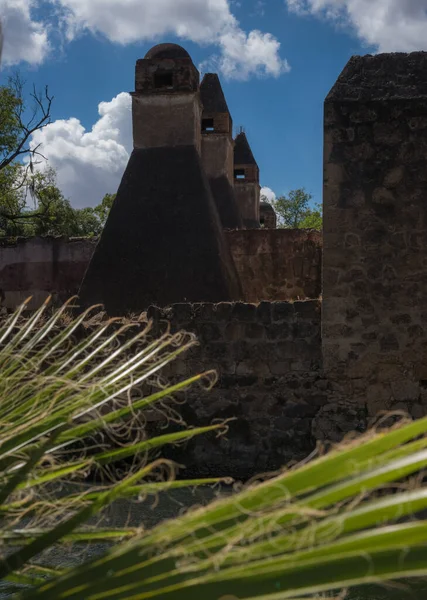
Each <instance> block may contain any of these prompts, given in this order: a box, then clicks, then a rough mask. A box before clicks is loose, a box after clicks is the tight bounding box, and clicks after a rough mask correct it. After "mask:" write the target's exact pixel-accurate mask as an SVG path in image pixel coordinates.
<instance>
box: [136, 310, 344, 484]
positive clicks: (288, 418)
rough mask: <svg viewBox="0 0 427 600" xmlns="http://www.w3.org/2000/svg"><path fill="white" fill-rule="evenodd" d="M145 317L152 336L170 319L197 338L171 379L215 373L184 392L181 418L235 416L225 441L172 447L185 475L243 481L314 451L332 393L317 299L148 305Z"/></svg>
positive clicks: (203, 419)
mask: <svg viewBox="0 0 427 600" xmlns="http://www.w3.org/2000/svg"><path fill="white" fill-rule="evenodd" d="M147 314H148V317H149V318H150V319H153V322H154V333H155V334H157V333H159V332H160V331H162V330H163V328H164V327H165V326H166V323H170V325H171V329H172V330H173V331H176V330H180V329H185V330H187V331H193V332H195V333H196V334H197V336H198V338H199V340H200V344H201V345H200V347H197V348H194V349H192V350H191V351H190V353H189V355H187V356H186V357H185V358H183V359H182V360H178V361H177V362H176V363H174V364H173V365H172V367H171V368H170V370H169V372H167V373H166V375H167V376H168V377H170V378H172V379H173V378H174V377H180V378H182V377H184V376H186V375H191V374H195V373H199V372H203V371H205V370H207V369H212V368H214V369H217V370H218V373H219V376H220V378H219V382H218V384H217V385H216V386H215V388H214V389H213V390H212V391H211V392H209V393H205V392H203V391H200V390H199V389H195V390H193V391H191V392H189V393H187V395H186V400H187V402H186V403H185V404H184V405H183V406H181V407H180V413H182V415H183V416H184V418H185V419H186V421H187V422H188V423H191V424H197V425H203V424H209V423H211V422H212V421H213V420H215V419H226V418H232V417H236V418H237V420H236V421H233V422H231V423H230V430H229V434H228V436H227V438H225V439H220V440H216V439H215V437H214V436H204V437H203V439H202V438H201V439H199V440H197V441H193V442H191V443H189V444H188V445H187V446H186V447H185V449H183V450H181V451H177V450H176V449H173V450H172V451H170V452H169V454H168V456H169V457H171V458H173V459H174V460H176V461H178V462H182V463H184V464H185V465H186V466H187V469H186V470H185V472H184V473H183V476H188V475H191V474H194V475H196V474H197V475H198V476H199V475H208V474H214V473H215V474H224V475H225V474H230V473H231V474H233V475H234V476H235V477H242V478H244V479H246V478H248V477H252V476H253V475H256V474H257V473H260V472H265V471H268V470H272V469H273V470H274V469H278V468H280V467H281V466H283V465H284V464H286V463H288V462H289V461H291V460H293V459H298V458H303V457H304V456H306V455H307V454H308V453H309V452H311V451H312V450H313V448H314V446H315V436H314V433H313V432H316V429H318V427H319V425H318V424H317V422H316V417H317V415H318V414H319V411H321V409H322V407H324V406H326V405H327V404H328V402H330V401H331V397H332V396H331V394H333V392H332V390H330V389H329V385H328V383H327V382H326V381H325V380H324V379H323V377H322V371H321V341H320V319H321V303H320V301H306V302H295V303H286V302H284V303H281V302H279V303H268V302H262V303H260V304H258V305H255V304H243V303H236V304H230V303H221V304H217V305H214V304H193V305H191V304H177V305H174V306H172V307H170V308H167V309H163V310H162V309H159V308H156V307H150V308H149V310H148V313H147ZM353 422H354V419H353ZM320 426H321V424H320Z"/></svg>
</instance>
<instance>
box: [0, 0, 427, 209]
mask: <svg viewBox="0 0 427 600" xmlns="http://www.w3.org/2000/svg"><path fill="white" fill-rule="evenodd" d="M0 15H1V16H2V19H3V21H4V22H5V24H6V36H7V37H6V46H5V56H4V61H3V62H4V63H6V65H5V66H3V70H2V73H1V75H0V76H1V78H2V80H3V81H5V80H6V77H7V75H8V74H9V73H10V72H11V70H14V69H16V68H19V70H20V71H21V74H22V75H23V77H24V78H25V79H26V81H27V82H28V83H29V84H32V83H33V82H34V83H35V84H36V86H37V87H43V86H44V85H46V84H47V85H48V86H49V89H50V91H51V93H52V94H53V95H54V96H55V100H54V103H53V110H52V121H53V123H52V124H51V125H49V126H48V127H47V128H46V129H45V130H44V131H43V132H42V133H41V134H39V135H38V136H37V137H36V138H35V139H34V140H33V143H34V144H35V143H39V142H41V143H42V144H43V152H44V154H45V155H46V156H47V157H48V158H49V162H50V164H51V165H52V166H53V167H54V168H55V169H56V170H57V174H58V184H59V186H60V187H61V188H62V189H63V191H64V193H65V195H66V196H67V197H69V198H70V200H71V201H72V203H73V205H74V206H87V205H95V204H97V203H98V202H99V201H100V200H101V198H102V196H103V194H104V193H106V192H107V191H111V192H114V191H116V188H117V185H118V183H119V181H120V177H121V174H122V173H123V170H124V167H125V165H126V161H127V157H128V155H129V151H130V149H131V148H130V144H131V142H130V140H131V137H130V136H131V129H130V126H131V122H130V110H129V102H128V97H127V96H126V95H125V94H123V92H128V91H131V90H133V86H134V66H135V61H136V60H137V59H138V58H141V57H143V56H144V55H145V53H146V52H147V50H148V49H149V48H150V47H151V46H152V45H154V44H155V43H158V42H162V41H172V42H177V43H180V44H182V45H183V46H184V47H185V48H186V49H187V50H188V51H189V52H190V54H191V55H192V57H193V61H194V63H195V64H196V65H197V66H199V65H200V66H201V67H202V70H203V71H212V70H213V71H218V72H219V73H220V77H221V81H222V84H223V87H224V91H225V93H226V97H227V101H228V104H229V108H230V110H231V113H232V117H233V120H234V125H235V127H236V128H237V127H238V126H240V125H242V126H244V128H245V130H246V132H247V135H248V138H249V141H250V143H251V145H252V149H253V151H254V154H255V156H256V158H257V160H258V163H259V166H260V170H261V184H262V185H263V186H267V187H269V188H271V189H272V190H274V192H275V193H276V194H278V195H279V194H281V193H285V192H286V191H288V190H290V189H295V188H297V187H303V186H304V187H305V188H306V189H307V190H308V191H309V192H311V193H312V194H313V197H314V201H317V202H320V201H321V193H322V127H323V123H322V119H323V101H324V98H325V96H326V95H327V93H328V91H329V90H330V88H331V87H332V85H333V84H334V82H335V80H336V78H337V77H338V75H339V73H340V71H341V70H342V69H343V68H344V66H345V64H346V62H347V61H348V59H349V58H350V56H352V55H353V54H367V53H374V52H377V51H394V50H399V51H400V50H403V51H412V50H417V49H427V39H426V38H427V36H426V35H425V32H426V31H427V0H265V1H262V0H240V2H237V1H232V0H90V1H89V0H49V1H47V0H0ZM100 103H104V104H101V108H100ZM100 112H101V114H100ZM40 168H42V166H40Z"/></svg>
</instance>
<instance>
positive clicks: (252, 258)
mask: <svg viewBox="0 0 427 600" xmlns="http://www.w3.org/2000/svg"><path fill="white" fill-rule="evenodd" d="M225 237H226V239H227V240H228V243H229V245H230V250H231V254H232V256H233V258H234V262H235V264H236V268H237V272H238V274H239V276H240V279H241V281H242V284H243V291H244V297H245V299H246V300H247V301H248V302H260V301H261V300H271V301H276V300H290V299H297V298H300V299H305V298H318V297H319V295H320V289H321V245H322V237H321V234H320V233H318V232H314V231H303V230H295V231H291V230H285V229H278V230H266V229H259V230H245V231H226V232H225ZM96 243H97V239H96V238H92V239H88V238H86V239H84V238H81V239H77V238H76V239H71V240H68V239H67V238H28V239H25V238H18V239H16V240H14V239H8V240H2V241H0V290H1V292H0V298H1V299H2V302H1V305H2V306H6V307H7V308H9V309H13V308H15V307H16V306H17V305H18V304H20V303H21V302H22V301H23V300H24V299H26V298H27V297H28V296H30V295H33V301H32V304H31V307H32V308H34V307H36V306H38V305H40V303H41V302H43V300H44V299H45V298H46V297H47V296H48V295H49V294H51V293H53V294H56V295H57V297H58V300H65V299H66V298H67V297H69V296H71V295H73V294H76V293H77V292H78V289H79V286H80V283H81V281H82V279H83V275H84V273H85V271H86V268H87V266H88V264H89V261H90V259H91V257H92V254H93V251H94V249H95V245H96Z"/></svg>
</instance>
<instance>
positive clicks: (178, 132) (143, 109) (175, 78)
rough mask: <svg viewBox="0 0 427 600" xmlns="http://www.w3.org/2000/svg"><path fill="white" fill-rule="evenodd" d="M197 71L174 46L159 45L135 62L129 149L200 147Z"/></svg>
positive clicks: (181, 51)
mask: <svg viewBox="0 0 427 600" xmlns="http://www.w3.org/2000/svg"><path fill="white" fill-rule="evenodd" d="M199 79H200V76H199V72H198V70H197V69H196V67H195V66H194V64H193V61H192V60H191V58H190V55H189V54H188V52H187V51H186V50H184V48H181V46H177V45H176V44H160V45H159V46H155V47H154V48H152V49H151V50H150V51H149V52H148V53H147V55H146V56H145V58H143V59H140V60H137V62H136V68H135V92H132V93H131V96H132V124H133V146H134V148H135V149H139V148H165V147H176V146H194V147H195V148H196V149H197V151H198V152H200V150H201V147H200V144H201V134H200V130H201V119H202V106H201V102H200V91H199Z"/></svg>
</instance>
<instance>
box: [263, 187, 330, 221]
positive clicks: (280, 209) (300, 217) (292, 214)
mask: <svg viewBox="0 0 427 600" xmlns="http://www.w3.org/2000/svg"><path fill="white" fill-rule="evenodd" d="M312 198H313V197H312V195H311V194H309V193H308V192H306V191H305V189H304V188H299V189H297V190H292V191H290V192H289V194H288V195H287V196H280V197H279V198H277V199H276V200H272V201H269V200H268V199H267V198H266V197H264V196H263V198H262V199H263V201H264V202H270V204H272V206H273V208H274V210H275V211H276V214H277V224H278V227H279V228H284V229H311V228H313V229H321V228H322V206H321V204H315V207H316V208H315V209H312V208H310V201H311V200H312Z"/></svg>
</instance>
